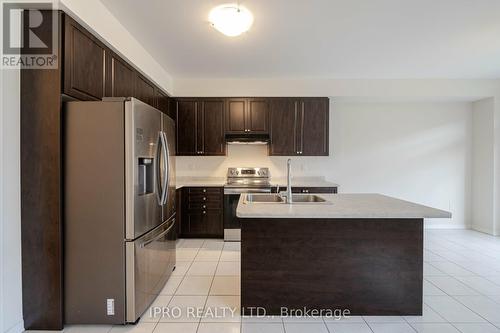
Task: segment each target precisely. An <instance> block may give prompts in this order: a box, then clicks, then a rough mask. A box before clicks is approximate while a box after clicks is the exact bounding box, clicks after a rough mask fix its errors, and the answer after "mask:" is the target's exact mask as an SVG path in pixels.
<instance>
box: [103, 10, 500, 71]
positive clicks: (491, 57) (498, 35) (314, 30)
mask: <svg viewBox="0 0 500 333" xmlns="http://www.w3.org/2000/svg"><path fill="white" fill-rule="evenodd" d="M101 1H102V2H103V3H104V5H105V6H106V7H107V8H108V9H109V10H110V11H111V12H112V13H113V14H114V15H115V16H116V17H117V19H119V20H120V21H121V22H122V24H123V25H124V26H125V27H126V28H127V29H128V30H129V31H130V33H131V34H132V35H134V36H135V37H136V38H137V39H138V40H139V42H140V43H142V44H143V45H144V47H145V48H146V49H147V50H148V51H149V52H150V53H151V55H152V56H153V57H154V58H155V59H156V60H157V61H158V62H159V63H160V64H161V65H162V66H164V68H165V70H166V71H167V72H169V73H170V74H171V75H173V76H174V78H180V77H193V78H306V77H307V78H318V77H321V78H339V79H340V78H342V79H346V78H347V79H349V78H353V79H369V78H372V79H379V78H402V79H405V78H500V1H499V0H245V1H240V3H242V4H243V5H244V6H246V7H247V8H248V9H250V10H251V11H252V12H253V14H254V17H255V21H254V25H253V27H252V28H251V30H250V31H249V32H248V33H245V34H244V35H242V36H240V37H236V38H230V37H226V36H224V35H222V34H221V33H219V32H217V31H216V30H215V29H213V28H212V27H210V25H209V23H208V22H207V16H208V12H209V11H210V9H211V8H212V7H214V6H216V5H218V4H222V3H227V2H231V1H230V0H228V1H218V0H142V1H138V0H101Z"/></svg>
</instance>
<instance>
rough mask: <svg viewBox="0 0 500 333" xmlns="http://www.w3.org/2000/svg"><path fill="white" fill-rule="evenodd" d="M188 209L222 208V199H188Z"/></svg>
mask: <svg viewBox="0 0 500 333" xmlns="http://www.w3.org/2000/svg"><path fill="white" fill-rule="evenodd" d="M188 209H190V210H191V209H198V210H200V209H203V210H206V209H222V201H220V200H219V201H206V202H198V201H190V202H188Z"/></svg>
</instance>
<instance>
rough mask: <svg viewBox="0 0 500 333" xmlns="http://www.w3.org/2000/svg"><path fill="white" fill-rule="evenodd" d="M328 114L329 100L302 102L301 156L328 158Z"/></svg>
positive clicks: (307, 100) (315, 99) (310, 99)
mask: <svg viewBox="0 0 500 333" xmlns="http://www.w3.org/2000/svg"><path fill="white" fill-rule="evenodd" d="M328 113H329V101H328V98H306V99H303V100H301V101H300V128H299V133H300V134H299V138H300V143H299V150H300V155H301V156H328V132H329V130H328V129H329V124H328V119H329V117H328Z"/></svg>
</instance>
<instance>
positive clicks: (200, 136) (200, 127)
mask: <svg viewBox="0 0 500 333" xmlns="http://www.w3.org/2000/svg"><path fill="white" fill-rule="evenodd" d="M196 106H197V108H196V127H195V131H196V154H197V155H203V153H204V151H203V147H204V146H205V125H204V124H205V113H204V112H203V102H202V101H198V102H196Z"/></svg>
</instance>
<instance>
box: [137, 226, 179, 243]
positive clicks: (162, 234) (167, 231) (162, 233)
mask: <svg viewBox="0 0 500 333" xmlns="http://www.w3.org/2000/svg"><path fill="white" fill-rule="evenodd" d="M174 225H175V223H172V224H171V225H170V227H168V228H167V230H165V231H163V232H161V233H159V234H158V235H156V236H155V237H153V238H151V239H149V240H147V241H145V242H144V243H142V244H141V245H139V246H140V247H141V248H144V247H146V246H148V245H149V244H151V243H153V242H154V241H156V240H158V239H159V238H161V237H163V236H165V235H166V234H168V233H169V232H170V230H172V228H173V227H174Z"/></svg>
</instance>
